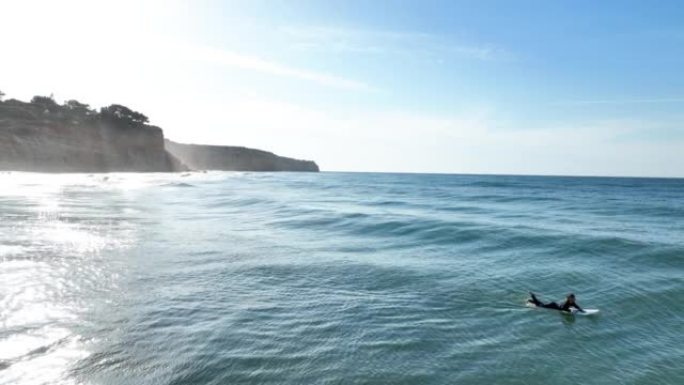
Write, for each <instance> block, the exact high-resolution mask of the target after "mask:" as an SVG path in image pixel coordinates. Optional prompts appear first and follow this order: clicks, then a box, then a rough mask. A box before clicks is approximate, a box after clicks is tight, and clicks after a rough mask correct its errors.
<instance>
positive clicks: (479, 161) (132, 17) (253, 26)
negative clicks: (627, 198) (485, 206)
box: [0, 0, 684, 177]
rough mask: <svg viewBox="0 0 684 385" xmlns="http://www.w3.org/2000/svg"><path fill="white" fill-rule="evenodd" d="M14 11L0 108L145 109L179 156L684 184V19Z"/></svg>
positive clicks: (301, 4) (294, 4)
mask: <svg viewBox="0 0 684 385" xmlns="http://www.w3.org/2000/svg"><path fill="white" fill-rule="evenodd" d="M0 2H1V4H2V7H3V12H2V14H0V23H1V24H2V25H5V26H6V28H5V29H6V30H12V31H14V32H13V36H16V39H14V40H13V41H12V42H10V41H8V40H6V39H3V41H2V42H0V46H2V47H0V48H2V49H3V52H6V53H7V55H3V59H2V60H0V89H2V90H3V91H4V92H6V93H7V94H8V95H9V96H10V97H18V98H29V97H30V96H31V95H34V94H50V93H54V94H55V96H56V98H57V99H60V98H61V99H69V98H78V99H82V100H83V101H88V102H91V103H92V104H93V105H95V106H100V105H104V104H109V103H115V102H116V103H122V104H125V105H129V106H131V107H133V108H136V109H138V110H140V111H142V112H145V113H146V114H148V115H149V116H150V117H151V119H152V120H153V122H154V123H156V124H159V125H160V126H162V127H163V128H164V130H165V133H166V136H167V137H170V138H171V139H175V140H179V141H186V142H197V143H211V144H234V145H244V146H250V147H257V148H263V149H267V150H271V151H274V152H277V153H279V154H283V155H288V156H293V157H298V158H308V159H314V160H316V161H317V162H318V163H319V164H320V166H321V167H322V168H323V169H324V170H349V171H399V172H402V171H406V172H453V173H513V174H572V175H640V176H680V177H681V176H684V171H683V170H684V160H683V155H682V154H684V126H683V124H682V123H683V122H684V113H683V112H682V111H684V108H683V107H684V76H682V74H683V72H682V68H684V27H683V25H684V23H683V22H684V7H682V6H681V3H679V2H676V1H671V2H668V1H658V2H634V1H601V2H596V1H572V2H571V1H515V2H514V1H273V0H272V1H194V2H190V1H187V2H181V1H166V2H161V1H147V2H135V1H122V2H116V3H113V2H111V3H107V2H92V1H91V2H79V1H72V2H69V1H67V2H60V4H58V5H55V4H51V3H50V2H48V1H45V2H40V1H27V2H10V1H4V0H0ZM17 3H21V4H17ZM37 10H41V11H42V12H37ZM46 36H57V37H59V43H58V44H56V43H55V42H54V41H53V40H52V39H46V38H45V37H46ZM27 47H31V49H28V48H27ZM46 63H49V65H45V64H46Z"/></svg>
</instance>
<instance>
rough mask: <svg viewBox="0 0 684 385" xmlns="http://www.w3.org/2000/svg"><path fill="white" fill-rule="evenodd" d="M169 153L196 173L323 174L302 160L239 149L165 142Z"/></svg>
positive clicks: (308, 161)
mask: <svg viewBox="0 0 684 385" xmlns="http://www.w3.org/2000/svg"><path fill="white" fill-rule="evenodd" d="M164 142H165V145H166V150H167V151H168V152H169V153H171V154H172V155H173V156H175V157H176V158H178V159H179V160H180V161H181V162H183V163H184V164H185V165H187V166H188V167H190V168H191V169H195V170H229V171H312V172H317V171H319V169H318V165H316V163H315V162H313V161H310V160H298V159H292V158H285V157H282V156H278V155H275V154H273V153H271V152H268V151H262V150H255V149H251V148H245V147H235V146H208V145H198V144H182V143H176V142H172V141H170V140H168V139H167V140H165V141H164Z"/></svg>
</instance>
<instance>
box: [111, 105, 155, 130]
mask: <svg viewBox="0 0 684 385" xmlns="http://www.w3.org/2000/svg"><path fill="white" fill-rule="evenodd" d="M100 117H101V118H102V119H104V120H109V121H112V122H125V123H128V124H130V125H133V126H143V125H145V124H146V123H148V122H149V121H150V120H149V119H148V118H147V116H145V115H143V114H141V113H140V112H137V111H133V110H131V109H130V108H128V107H126V106H122V105H120V104H112V105H111V106H108V107H102V108H100Z"/></svg>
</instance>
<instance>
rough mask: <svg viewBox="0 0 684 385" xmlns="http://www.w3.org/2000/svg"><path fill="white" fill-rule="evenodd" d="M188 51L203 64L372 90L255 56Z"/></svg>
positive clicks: (365, 85)
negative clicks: (207, 63)
mask: <svg viewBox="0 0 684 385" xmlns="http://www.w3.org/2000/svg"><path fill="white" fill-rule="evenodd" d="M190 51H191V54H192V57H193V58H194V59H195V60H200V61H204V62H209V63H215V64H221V65H225V66H229V67H234V68H240V69H246V70H251V71H256V72H261V73H265V74H269V75H274V76H281V77H287V78H294V79H300V80H306V81H310V82H313V83H316V84H319V85H322V86H325V87H332V88H338V89H344V90H352V91H369V90H373V87H371V86H370V85H369V84H367V83H364V82H361V81H358V80H352V79H347V78H344V77H341V76H337V75H332V74H328V73H324V72H318V71H312V70H308V69H303V68H296V67H290V66H287V65H284V64H280V63H277V62H274V61H269V60H265V59H262V58H259V57H256V56H251V55H244V54H241V53H237V52H233V51H227V50H221V49H216V48H206V47H205V48H193V49H191V50H190Z"/></svg>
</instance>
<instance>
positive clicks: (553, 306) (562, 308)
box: [530, 293, 584, 312]
mask: <svg viewBox="0 0 684 385" xmlns="http://www.w3.org/2000/svg"><path fill="white" fill-rule="evenodd" d="M530 294H531V293H530ZM530 302H532V303H533V304H534V305H535V306H539V307H544V308H547V309H555V310H560V311H567V312H570V308H573V307H574V308H575V309H577V310H579V311H581V312H584V309H582V308H581V307H579V305H577V304H576V303H573V304H571V303H570V302H569V301H567V300H566V301H565V302H563V305H562V306H561V305H558V304H557V303H555V302H549V303H542V301H540V300H538V299H537V297H535V296H534V294H532V299H531V300H530Z"/></svg>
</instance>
